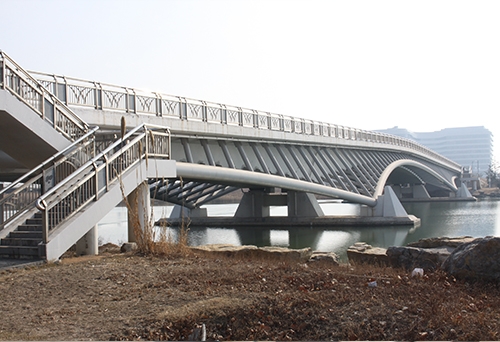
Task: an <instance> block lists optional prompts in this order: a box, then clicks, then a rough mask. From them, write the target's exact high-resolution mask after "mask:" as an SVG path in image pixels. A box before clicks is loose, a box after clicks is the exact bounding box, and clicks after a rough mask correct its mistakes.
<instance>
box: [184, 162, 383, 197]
mask: <svg viewBox="0 0 500 342" xmlns="http://www.w3.org/2000/svg"><path fill="white" fill-rule="evenodd" d="M177 176H178V177H181V178H183V179H189V180H195V181H205V182H210V183H222V184H228V185H235V186H241V187H251V186H258V187H279V188H282V189H287V190H295V191H302V192H310V193H314V194H317V195H325V196H328V197H335V198H342V199H345V200H348V201H352V202H355V203H360V204H366V205H368V206H371V207H373V206H375V205H376V204H377V200H376V199H375V198H373V197H369V196H365V195H360V194H356V193H353V192H350V191H346V190H341V189H336V188H332V187H330V186H326V185H321V184H316V183H311V182H307V181H303V180H298V179H293V178H287V177H282V176H276V175H271V174H266V173H260V172H252V171H247V170H238V169H229V168H222V167H216V166H209V165H200V164H191V163H182V162H177Z"/></svg>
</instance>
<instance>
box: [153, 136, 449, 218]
mask: <svg viewBox="0 0 500 342" xmlns="http://www.w3.org/2000/svg"><path fill="white" fill-rule="evenodd" d="M172 145H173V147H172V155H173V159H175V160H176V161H177V175H178V178H177V179H176V180H159V181H155V182H152V183H151V184H150V186H151V191H152V196H153V197H154V198H156V199H158V200H162V201H167V202H170V203H174V204H178V205H182V206H183V207H186V208H189V209H195V208H199V207H200V206H202V205H204V204H206V203H209V202H211V201H213V200H215V199H218V198H220V197H222V196H225V195H227V194H229V193H231V192H233V191H235V190H239V189H252V190H257V189H259V190H263V191H267V192H269V191H270V189H271V190H272V189H273V188H279V189H281V192H290V191H294V192H304V193H312V194H316V195H322V196H326V197H330V198H339V199H343V200H346V201H349V202H354V203H360V204H364V205H367V206H370V207H374V206H375V205H376V203H377V198H378V196H380V195H382V193H383V191H384V186H385V185H397V186H425V187H426V189H427V192H431V193H432V192H433V191H439V192H447V193H450V192H455V191H456V190H457V188H456V186H455V184H454V183H453V180H454V176H455V175H456V173H455V172H454V171H452V170H446V169H443V168H435V167H434V168H433V165H432V164H430V163H429V162H427V161H425V160H422V159H420V158H418V157H416V156H413V155H410V154H408V153H403V152H398V151H392V150H386V151H381V150H369V149H366V148H365V149H361V148H359V149H355V148H354V149H353V148H340V147H326V146H320V145H313V144H306V143H304V144H300V145H299V144H293V143H283V142H281V143H268V142H255V141H236V140H235V141H233V140H220V139H214V138H210V137H207V138H199V139H189V138H185V137H174V138H173V139H172Z"/></svg>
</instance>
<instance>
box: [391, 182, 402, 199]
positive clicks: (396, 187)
mask: <svg viewBox="0 0 500 342" xmlns="http://www.w3.org/2000/svg"><path fill="white" fill-rule="evenodd" d="M391 188H392V190H394V193H395V194H396V197H397V198H402V197H403V192H402V191H401V185H391Z"/></svg>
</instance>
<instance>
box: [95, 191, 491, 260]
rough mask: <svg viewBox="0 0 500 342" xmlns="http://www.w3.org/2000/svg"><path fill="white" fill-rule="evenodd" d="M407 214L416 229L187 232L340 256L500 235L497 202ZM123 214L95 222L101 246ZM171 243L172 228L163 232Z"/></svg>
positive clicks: (334, 207)
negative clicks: (363, 248)
mask: <svg viewBox="0 0 500 342" xmlns="http://www.w3.org/2000/svg"><path fill="white" fill-rule="evenodd" d="M404 206H405V208H406V211H407V212H408V213H409V214H413V215H415V216H417V217H419V218H420V219H421V222H422V224H421V226H420V227H418V228H416V229H408V228H402V227H375V228H369V227H363V228H352V227H346V228H345V229H342V228H338V227H335V229H324V228H322V229H318V228H296V227H294V228H290V229H274V228H273V229H271V228H269V229H265V228H259V229H249V228H235V229H230V228H217V227H210V228H196V227H191V228H190V229H189V244H191V245H193V246H198V245H204V244H214V243H229V244H233V245H257V246H282V247H289V248H304V247H311V248H312V249H313V250H317V251H332V252H336V253H338V254H339V255H341V256H342V257H345V251H346V250H347V248H348V247H349V246H350V245H352V244H354V243H355V242H358V241H363V242H366V243H369V244H371V245H373V246H377V247H389V246H401V245H405V244H407V243H408V242H412V241H416V240H419V239H421V238H427V237H437V236H450V237H452V236H462V235H470V236H474V237H482V236H500V201H495V200H483V201H478V202H454V203H453V202H449V203H447V202H438V203H409V204H404ZM236 207H237V204H221V205H210V206H207V209H208V214H209V215H210V216H229V215H232V214H233V213H234V211H235V210H236ZM321 207H322V208H323V211H324V212H325V214H335V215H350V214H357V213H358V212H359V207H358V206H357V205H354V204H342V203H338V202H321ZM171 210H172V207H171V206H167V207H154V215H155V219H159V218H161V217H168V216H169V215H170V212H171ZM285 214H286V208H282V207H277V208H272V209H271V215H273V216H278V215H285ZM126 226H127V210H126V208H124V207H116V208H115V209H114V210H113V211H112V212H110V213H109V214H108V215H107V216H106V217H105V218H104V219H103V220H102V221H101V222H100V223H99V239H100V243H107V242H112V243H116V244H121V243H123V242H125V241H127V228H126ZM168 233H169V234H171V235H172V237H173V238H174V239H175V238H176V236H177V233H178V230H177V229H174V228H168Z"/></svg>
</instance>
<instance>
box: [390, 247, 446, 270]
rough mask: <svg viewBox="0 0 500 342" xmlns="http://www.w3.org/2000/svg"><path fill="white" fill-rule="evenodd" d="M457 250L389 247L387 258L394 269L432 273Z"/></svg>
mask: <svg viewBox="0 0 500 342" xmlns="http://www.w3.org/2000/svg"><path fill="white" fill-rule="evenodd" d="M454 249H455V248H454V247H450V246H442V247H436V248H418V247H404V246H403V247H389V248H388V249H387V257H388V259H389V264H390V265H391V266H392V267H402V268H404V269H406V270H412V269H414V268H415V267H418V268H422V269H424V270H427V271H430V270H435V269H438V268H439V267H440V266H441V264H442V263H443V262H444V261H445V260H446V259H447V258H448V257H449V256H450V254H451V252H453V250H454Z"/></svg>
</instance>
